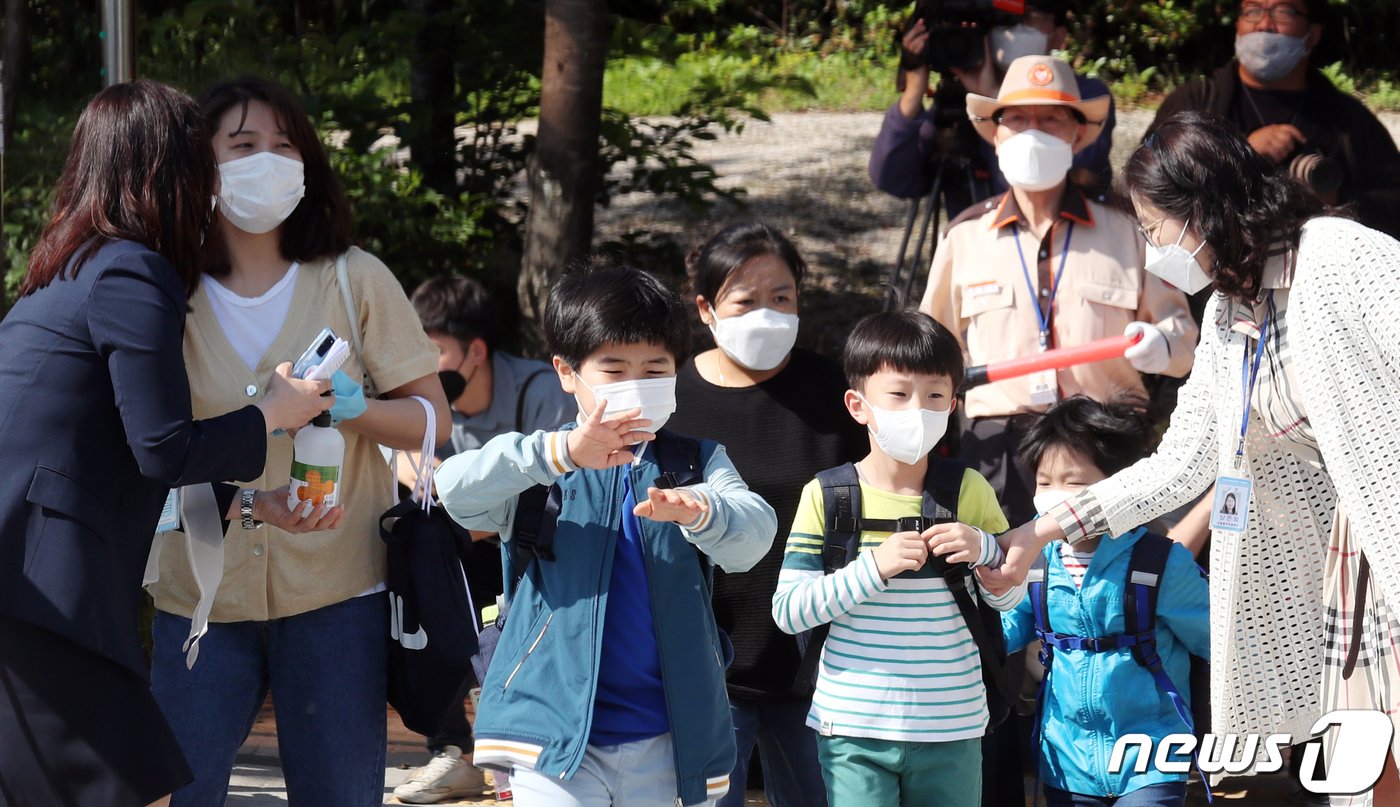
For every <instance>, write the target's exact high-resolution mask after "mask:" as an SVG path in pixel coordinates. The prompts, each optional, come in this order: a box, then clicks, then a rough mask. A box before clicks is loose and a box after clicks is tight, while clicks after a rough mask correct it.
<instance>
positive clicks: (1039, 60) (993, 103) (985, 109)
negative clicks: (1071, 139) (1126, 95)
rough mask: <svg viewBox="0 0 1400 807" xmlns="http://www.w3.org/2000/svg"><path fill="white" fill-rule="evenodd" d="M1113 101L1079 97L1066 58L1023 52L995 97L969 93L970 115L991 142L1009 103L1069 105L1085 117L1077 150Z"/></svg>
mask: <svg viewBox="0 0 1400 807" xmlns="http://www.w3.org/2000/svg"><path fill="white" fill-rule="evenodd" d="M1112 103H1113V98H1112V97H1111V96H1108V95H1100V96H1099V97H1097V98H1088V99H1080V97H1079V82H1078V80H1076V79H1075V77H1074V70H1073V69H1072V68H1071V67H1070V66H1069V65H1068V64H1066V63H1065V62H1063V61H1061V60H1059V59H1056V58H1053V57H1051V56H1022V57H1021V58H1019V59H1017V60H1016V61H1014V62H1012V63H1011V66H1010V67H1008V68H1007V69H1006V77H1005V78H1003V79H1002V80H1001V89H1000V90H998V91H997V97H996V98H988V97H987V96H985V95H978V94H976V93H971V92H970V93H968V94H967V117H968V118H970V119H971V120H972V127H973V128H974V129H976V130H977V134H979V135H981V136H982V139H983V140H985V141H987V142H988V143H992V142H994V140H993V138H994V137H995V136H996V131H997V125H996V122H995V121H993V120H992V118H993V116H995V115H996V113H997V111H998V110H1001V109H1004V108H1006V107H1009V106H1042V105H1048V106H1067V107H1069V108H1071V109H1074V110H1077V111H1078V112H1079V114H1080V115H1082V116H1083V117H1084V124H1085V125H1084V134H1083V135H1082V136H1081V137H1080V139H1079V141H1078V142H1076V143H1075V144H1074V150H1075V151H1079V150H1080V149H1082V148H1084V147H1085V146H1088V145H1089V144H1090V143H1092V142H1094V141H1095V140H1096V139H1097V138H1098V136H1099V132H1100V131H1102V130H1103V124H1104V121H1105V120H1106V119H1107V118H1108V109H1109V106H1110V105H1112Z"/></svg>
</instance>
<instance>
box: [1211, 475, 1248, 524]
mask: <svg viewBox="0 0 1400 807" xmlns="http://www.w3.org/2000/svg"><path fill="white" fill-rule="evenodd" d="M1253 498H1254V481H1253V480H1251V479H1249V478H1247V477H1244V476H1224V475H1222V476H1219V477H1217V478H1216V480H1215V501H1213V502H1211V506H1210V528H1211V529H1213V530H1223V531H1225V532H1244V528H1245V525H1246V524H1248V523H1249V507H1250V504H1251V500H1252V499H1253Z"/></svg>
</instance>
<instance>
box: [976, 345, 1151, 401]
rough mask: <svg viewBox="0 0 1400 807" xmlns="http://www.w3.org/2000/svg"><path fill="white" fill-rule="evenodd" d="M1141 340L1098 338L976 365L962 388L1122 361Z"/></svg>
mask: <svg viewBox="0 0 1400 807" xmlns="http://www.w3.org/2000/svg"><path fill="white" fill-rule="evenodd" d="M1140 341H1142V334H1140V333H1139V334H1134V335H1133V336H1110V337H1109V338H1107V339H1098V340H1095V341H1093V342H1086V343H1084V344H1082V345H1076V346H1075V347H1062V348H1056V349H1054V350H1046V351H1044V352H1041V353H1037V354H1035V355H1034V356H1024V357H1022V358H1019V359H1007V360H1006V361H997V362H992V363H991V364H979V365H977V366H976V367H969V368H967V372H966V373H964V375H963V387H962V388H963V389H972V388H973V387H980V386H982V385H983V384H990V383H992V382H993V381H1004V380H1006V379H1008V378H1019V377H1021V376H1023V375H1030V374H1031V373H1038V372H1040V371H1041V370H1063V369H1065V368H1066V367H1073V366H1075V365H1077V364H1092V363H1094V362H1096V361H1107V360H1109V359H1117V358H1121V357H1122V355H1123V354H1124V353H1125V352H1127V350H1128V348H1130V347H1132V346H1133V345H1136V344H1137V343H1138V342H1140Z"/></svg>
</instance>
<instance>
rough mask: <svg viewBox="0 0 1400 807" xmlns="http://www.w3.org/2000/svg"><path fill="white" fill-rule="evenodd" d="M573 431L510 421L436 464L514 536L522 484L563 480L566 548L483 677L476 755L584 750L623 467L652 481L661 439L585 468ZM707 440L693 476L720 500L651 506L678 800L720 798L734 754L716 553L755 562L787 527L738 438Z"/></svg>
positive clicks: (727, 565)
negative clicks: (677, 519) (571, 444)
mask: <svg viewBox="0 0 1400 807" xmlns="http://www.w3.org/2000/svg"><path fill="white" fill-rule="evenodd" d="M566 428H567V427H566ZM565 435H566V432H564V431H560V432H542V431H541V432H535V433H534V434H530V435H524V434H515V433H511V434H504V435H501V436H499V437H496V438H493V439H492V440H490V441H488V442H487V443H486V444H485V445H484V446H482V447H481V448H479V449H477V450H474V451H467V452H465V453H462V454H458V455H457V456H455V457H451V458H449V459H447V460H446V461H444V462H443V464H442V466H441V467H440V468H439V469H438V471H437V477H436V478H437V488H438V494H439V497H440V499H441V500H442V503H443V505H444V506H445V507H446V509H447V512H448V513H449V514H450V515H451V516H452V518H453V519H454V520H456V521H457V522H458V523H459V524H461V525H462V526H464V527H467V528H469V529H474V530H484V531H489V532H498V533H500V535H501V538H502V540H503V541H504V542H505V545H509V542H510V541H511V540H512V534H513V522H514V517H515V506H516V502H517V500H518V497H519V494H520V493H521V492H523V491H524V490H525V489H527V488H529V487H531V486H533V485H536V484H543V485H547V484H550V483H552V482H555V481H558V483H559V486H560V490H561V492H562V494H563V501H562V508H561V510H560V513H559V520H558V528H557V530H556V532H555V534H554V554H555V560H553V561H544V562H540V563H533V564H531V567H530V571H529V573H528V574H526V576H525V577H524V579H522V580H521V582H520V586H519V589H518V590H517V591H516V592H515V594H514V597H513V599H512V602H511V609H510V618H509V619H507V620H505V627H504V628H503V630H502V634H501V638H500V643H499V645H498V646H497V647H496V652H495V655H494V656H493V658H492V662H491V667H490V669H489V670H488V671H487V674H486V680H485V681H484V682H483V683H482V687H481V704H480V706H479V708H478V712H477V720H476V725H475V734H476V747H475V753H474V757H473V760H474V762H475V763H476V764H477V765H482V766H486V767H496V768H503V769H507V770H508V769H510V768H511V767H512V766H514V767H520V768H526V769H533V770H535V771H536V772H538V773H541V774H544V775H546V776H553V777H558V778H561V779H568V778H569V777H571V776H573V774H574V772H575V771H576V770H578V767H579V765H580V763H582V761H583V757H584V753H585V751H586V750H587V746H588V736H589V729H590V727H591V726H592V722H593V703H594V698H595V696H596V692H597V687H598V665H599V662H600V659H601V655H602V642H603V616H604V614H605V613H606V612H607V600H608V585H609V581H610V578H611V576H612V561H613V554H614V551H615V547H616V543H617V536H618V533H619V531H620V529H621V525H622V515H621V508H622V501H623V497H624V496H625V494H626V490H625V486H624V480H623V474H630V475H631V476H632V485H633V489H634V490H637V491H639V492H640V491H645V490H646V489H647V488H648V487H651V486H652V482H653V480H654V479H656V477H657V476H659V475H660V469H659V468H658V467H657V465H656V464H655V462H653V461H652V459H651V452H650V451H643V452H642V457H641V460H640V461H639V462H637V463H636V464H635V465H628V466H623V467H620V468H609V469H606V470H587V469H584V470H579V469H576V468H574V467H573V466H572V465H571V464H570V463H569V459H568V452H567V450H566V448H565ZM700 443H701V456H702V459H703V464H704V469H705V471H704V478H705V481H704V482H702V483H700V484H697V485H692V486H689V487H688V488H687V490H690V491H691V492H693V493H694V494H695V495H696V496H698V497H700V498H702V499H703V500H705V501H706V502H707V503H708V504H709V510H708V512H707V513H705V514H704V515H703V516H702V517H701V519H700V521H699V522H698V523H697V524H695V525H692V526H690V527H688V528H682V527H680V526H677V525H675V524H670V523H659V522H655V521H651V520H649V519H645V518H643V519H639V522H640V525H641V530H642V543H643V551H644V553H645V558H646V569H647V576H648V582H649V583H650V587H651V599H652V608H651V612H652V619H653V622H654V624H655V627H656V633H657V636H656V641H657V649H658V651H659V655H660V659H661V679H662V687H663V689H664V690H665V695H666V711H667V716H668V718H669V721H670V725H671V735H672V745H673V746H674V748H675V754H676V781H677V785H678V791H679V792H678V793H677V794H676V796H677V802H676V803H677V804H699V803H703V802H705V801H707V800H710V799H716V798H719V796H721V795H723V794H724V793H725V792H726V791H727V790H728V787H729V773H730V771H731V770H733V768H734V757H735V745H734V724H733V721H732V719H731V717H730V715H729V698H728V695H727V693H726V691H725V683H724V664H725V662H724V658H723V655H724V654H723V651H722V648H721V640H720V636H719V629H718V628H717V627H716V625H715V618H714V612H713V610H712V609H711V607H710V575H709V568H708V566H709V564H710V563H713V564H715V565H718V566H719V567H720V568H722V569H724V570H725V571H726V572H742V571H746V570H748V569H749V568H751V567H752V566H753V565H754V564H755V563H757V562H758V561H759V559H760V558H762V557H763V556H764V555H765V554H766V553H767V552H768V548H769V547H770V546H771V545H772V543H773V536H774V535H775V534H776V533H777V527H778V524H777V517H776V516H775V515H774V513H773V508H771V507H769V506H768V504H767V502H765V501H763V499H762V498H761V497H759V496H758V495H757V494H755V493H753V492H752V491H750V490H749V489H748V487H747V486H746V485H745V484H744V480H743V479H741V478H740V477H739V474H738V472H736V471H735V470H734V466H733V464H732V463H730V461H729V458H728V456H727V455H726V453H725V451H724V447H723V446H720V445H718V444H716V443H714V442H710V441H705V440H702V441H700ZM697 549H698V550H699V551H700V552H701V553H703V555H704V556H705V558H707V559H708V560H704V561H702V560H701V557H700V555H699V554H697V552H696V550H697ZM741 786H742V785H741Z"/></svg>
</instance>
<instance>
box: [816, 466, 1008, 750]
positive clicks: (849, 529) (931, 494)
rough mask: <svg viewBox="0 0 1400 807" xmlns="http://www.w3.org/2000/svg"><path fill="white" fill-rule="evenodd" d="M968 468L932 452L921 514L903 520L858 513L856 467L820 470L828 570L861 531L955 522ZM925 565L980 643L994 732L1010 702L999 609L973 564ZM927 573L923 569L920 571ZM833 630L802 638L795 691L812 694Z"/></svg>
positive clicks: (846, 558) (936, 561)
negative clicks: (981, 589)
mask: <svg viewBox="0 0 1400 807" xmlns="http://www.w3.org/2000/svg"><path fill="white" fill-rule="evenodd" d="M965 470H966V466H965V465H964V464H963V463H961V462H959V461H957V460H951V459H944V458H942V457H935V456H930V457H929V465H928V472H927V474H926V475H925V477H924V497H923V498H924V501H923V507H922V512H921V513H920V514H919V515H917V516H909V517H906V518H900V519H877V518H864V517H862V516H861V515H860V513H861V497H860V478H859V477H858V476H857V475H856V468H855V466H854V465H852V464H850V463H847V464H845V465H841V466H838V467H836V468H829V469H827V470H825V471H822V472H821V473H819V474H817V482H818V483H819V484H820V485H821V488H822V505H823V508H824V510H825V517H826V530H825V533H826V541H825V544H824V545H823V546H822V567H823V568H824V570H825V572H826V574H832V573H834V572H835V571H837V570H838V569H840V568H842V567H844V566H845V565H846V564H848V563H850V562H851V561H852V560H855V557H856V553H857V552H858V551H859V550H860V534H861V532H862V531H870V532H903V531H906V530H915V531H918V532H922V531H923V530H926V529H928V528H929V527H931V526H933V525H934V524H945V523H950V522H953V521H957V520H958V496H959V494H960V492H961V491H962V480H963V473H964V471H965ZM924 569H926V570H929V572H930V573H932V574H934V575H937V576H939V577H941V578H943V581H944V582H945V583H946V584H947V585H948V591H949V592H950V593H951V594H952V595H953V601H954V602H955V603H957V606H958V612H959V613H961V614H962V617H963V621H964V622H965V623H966V624H967V629H968V632H969V633H971V634H972V638H973V641H974V642H975V643H976V644H977V653H978V656H979V659H980V661H981V667H982V682H983V685H984V686H985V688H986V691H987V713H988V718H989V721H990V722H989V723H988V730H989V731H990V730H991V729H992V728H994V727H995V726H997V725H998V724H1000V723H1001V722H1002V721H1003V720H1004V719H1006V716H1007V714H1008V712H1009V710H1010V704H1011V702H1012V698H1011V697H1010V695H1009V694H1008V687H1007V684H1006V679H1005V676H1004V675H1003V667H1004V666H1005V664H1006V641H1005V638H1004V637H1003V635H1002V631H1001V612H1000V611H997V610H996V609H995V608H992V607H990V606H988V605H987V604H986V603H985V602H983V601H982V599H981V597H980V596H978V594H977V586H976V583H975V581H974V579H973V574H972V568H971V567H970V566H969V565H968V564H966V563H948V562H947V561H946V560H944V559H943V558H941V557H936V556H933V555H930V556H929V558H928V561H927V562H926V563H925V564H924ZM923 571H924V570H923V569H921V570H920V572H919V573H923ZM906 574H908V573H907V572H906ZM830 630H831V626H830V624H825V625H819V626H817V627H816V628H814V629H812V630H811V631H808V632H806V633H804V634H802V635H800V636H798V640H797V643H798V650H799V651H800V652H801V654H802V662H801V664H800V666H799V667H798V671H797V678H796V681H795V683H794V685H793V689H794V692H795V693H797V694H810V693H811V692H812V691H813V690H814V689H815V687H816V679H817V666H818V663H819V661H820V659H821V648H822V645H823V644H825V643H826V637H827V634H828V633H829V632H830Z"/></svg>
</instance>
